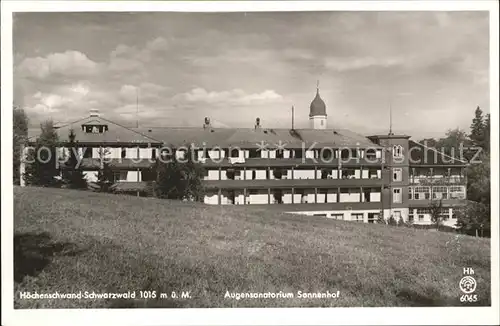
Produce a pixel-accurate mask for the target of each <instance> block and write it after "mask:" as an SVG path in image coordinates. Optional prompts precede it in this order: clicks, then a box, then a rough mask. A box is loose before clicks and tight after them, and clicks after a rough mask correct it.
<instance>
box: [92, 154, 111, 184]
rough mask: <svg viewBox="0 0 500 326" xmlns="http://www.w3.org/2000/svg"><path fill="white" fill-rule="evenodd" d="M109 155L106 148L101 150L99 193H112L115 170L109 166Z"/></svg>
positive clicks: (98, 176)
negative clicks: (107, 156)
mask: <svg viewBox="0 0 500 326" xmlns="http://www.w3.org/2000/svg"><path fill="white" fill-rule="evenodd" d="M108 154H109V150H107V149H105V148H100V149H99V163H100V169H99V171H98V172H97V182H96V183H97V186H98V191H99V192H111V186H112V185H113V170H111V167H110V166H109V162H108V161H107V159H106V155H108Z"/></svg>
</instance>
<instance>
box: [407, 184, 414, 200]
mask: <svg viewBox="0 0 500 326" xmlns="http://www.w3.org/2000/svg"><path fill="white" fill-rule="evenodd" d="M408 199H410V200H411V199H413V188H412V187H408Z"/></svg>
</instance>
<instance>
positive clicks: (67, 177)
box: [63, 129, 87, 189]
mask: <svg viewBox="0 0 500 326" xmlns="http://www.w3.org/2000/svg"><path fill="white" fill-rule="evenodd" d="M75 138H76V135H75V132H74V131H73V129H71V130H70V132H69V136H68V139H69V144H68V150H69V158H68V160H67V161H66V164H65V168H64V172H63V180H64V182H65V183H66V184H67V186H68V188H71V189H87V180H86V178H85V176H84V174H83V171H82V169H81V166H80V164H81V161H80V158H79V157H78V152H77V150H78V148H77V146H76V143H75Z"/></svg>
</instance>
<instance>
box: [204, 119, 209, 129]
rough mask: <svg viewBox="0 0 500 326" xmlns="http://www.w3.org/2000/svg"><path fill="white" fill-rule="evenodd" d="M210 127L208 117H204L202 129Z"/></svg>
mask: <svg viewBox="0 0 500 326" xmlns="http://www.w3.org/2000/svg"><path fill="white" fill-rule="evenodd" d="M206 128H210V119H209V118H208V117H205V123H204V124H203V129H206Z"/></svg>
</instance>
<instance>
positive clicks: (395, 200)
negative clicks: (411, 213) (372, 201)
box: [392, 188, 403, 203]
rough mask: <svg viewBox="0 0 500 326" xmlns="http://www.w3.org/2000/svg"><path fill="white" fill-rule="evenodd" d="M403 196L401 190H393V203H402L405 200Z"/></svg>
mask: <svg viewBox="0 0 500 326" xmlns="http://www.w3.org/2000/svg"><path fill="white" fill-rule="evenodd" d="M401 194H402V190H401V188H394V189H392V202H393V203H402V202H403V198H402V196H401Z"/></svg>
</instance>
